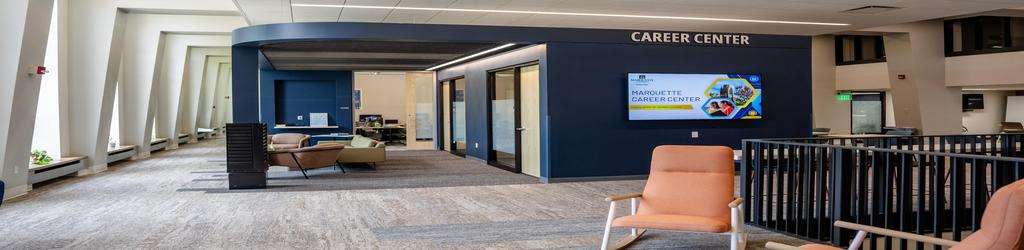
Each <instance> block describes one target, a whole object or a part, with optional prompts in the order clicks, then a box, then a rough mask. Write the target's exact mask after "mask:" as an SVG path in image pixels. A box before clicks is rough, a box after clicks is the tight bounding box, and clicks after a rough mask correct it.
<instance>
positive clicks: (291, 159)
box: [269, 144, 345, 179]
mask: <svg viewBox="0 0 1024 250" xmlns="http://www.w3.org/2000/svg"><path fill="white" fill-rule="evenodd" d="M342 149H345V145H340V144H318V145H316V146H313V147H304V148H295V149H282V150H276V151H274V152H271V153H270V154H269V156H270V157H269V159H270V165H274V166H286V167H288V170H299V171H302V176H304V177H306V179H309V176H308V175H306V171H307V170H310V169H314V168H322V167H332V166H333V167H337V168H341V164H340V163H338V154H339V153H341V151H342ZM341 171H342V172H345V169H344V168H341Z"/></svg>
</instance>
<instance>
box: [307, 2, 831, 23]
mask: <svg viewBox="0 0 1024 250" xmlns="http://www.w3.org/2000/svg"><path fill="white" fill-rule="evenodd" d="M292 6H296V7H322V8H353V9H383V10H427V11H456V12H483V13H509V14H537V15H556V16H591V17H625V18H647V19H673V20H695V21H718V22H744V23H775V24H802V25H824V26H848V25H850V24H847V23H823V22H797V21H776V20H757V19H734V18H713V17H686V16H655V15H627V14H608V13H579V12H554V11H526V10H489V9H460V8H427V7H399V6H370V5H348V4H298V3H296V4H292Z"/></svg>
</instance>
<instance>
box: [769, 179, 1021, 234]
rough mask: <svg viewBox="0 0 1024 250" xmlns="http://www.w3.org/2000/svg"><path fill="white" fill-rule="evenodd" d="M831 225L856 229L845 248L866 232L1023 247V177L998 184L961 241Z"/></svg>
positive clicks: (859, 225)
mask: <svg viewBox="0 0 1024 250" xmlns="http://www.w3.org/2000/svg"><path fill="white" fill-rule="evenodd" d="M835 226H837V227H841V228H846V229H851V230H857V235H856V236H854V237H853V241H851V242H850V247H849V248H847V249H850V250H853V249H860V247H861V244H862V243H863V242H864V239H865V238H866V237H867V235H868V233H873V234H877V235H885V236H891V237H893V238H899V239H907V240H911V241H917V242H921V243H926V244H932V245H938V246H943V247H952V248H950V250H974V249H979V250H980V249H986V250H987V249H991V250H1011V249H1024V180H1021V181H1017V182H1014V183H1011V184H1010V185H1006V186H1005V187H1003V188H1000V189H999V190H998V191H996V193H995V194H994V195H992V199H991V200H990V201H989V203H988V206H986V207H985V214H984V215H982V217H981V229H978V231H977V232H974V233H973V234H971V235H970V236H967V238H965V239H964V240H963V241H961V242H956V241H952V240H947V239H940V238H935V237H929V236H924V235H919V234H912V233H906V232H900V231H894V230H889V229H885V228H879V227H873V226H867V225H861V224H855V223H850V222H845V221H836V222H835ZM765 248H768V249H775V250H794V249H796V250H841V249H842V248H838V247H833V246H828V245H822V244H807V245H803V246H800V247H794V246H789V245H784V244H779V243H775V242H768V244H765Z"/></svg>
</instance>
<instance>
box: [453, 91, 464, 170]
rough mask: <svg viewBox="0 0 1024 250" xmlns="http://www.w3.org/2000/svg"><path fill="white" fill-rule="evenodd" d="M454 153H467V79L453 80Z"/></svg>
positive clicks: (462, 154)
mask: <svg viewBox="0 0 1024 250" xmlns="http://www.w3.org/2000/svg"><path fill="white" fill-rule="evenodd" d="M451 96H452V104H451V107H452V117H451V118H452V120H451V123H452V125H451V127H452V133H451V135H452V139H451V141H452V145H451V148H452V153H455V154H457V155H461V156H465V155H466V79H465V78H459V79H455V80H453V81H452V93H451Z"/></svg>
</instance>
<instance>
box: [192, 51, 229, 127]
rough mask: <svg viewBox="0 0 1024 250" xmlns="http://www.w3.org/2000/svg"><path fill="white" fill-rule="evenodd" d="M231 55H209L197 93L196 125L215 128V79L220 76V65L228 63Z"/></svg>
mask: <svg viewBox="0 0 1024 250" xmlns="http://www.w3.org/2000/svg"><path fill="white" fill-rule="evenodd" d="M230 62H231V57H226V56H209V57H207V59H206V66H205V68H206V69H205V70H204V73H203V87H202V88H201V89H200V93H199V110H198V111H197V118H196V127H197V128H209V129H215V128H216V127H215V125H214V124H213V113H214V110H215V109H214V106H215V105H216V103H215V102H214V101H216V98H215V95H216V94H217V93H216V92H217V79H218V78H219V76H220V65H221V64H223V63H230Z"/></svg>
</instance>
